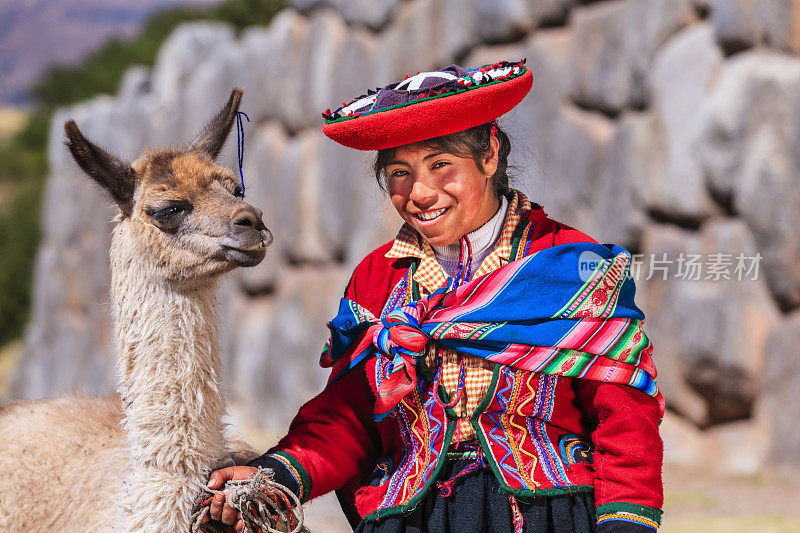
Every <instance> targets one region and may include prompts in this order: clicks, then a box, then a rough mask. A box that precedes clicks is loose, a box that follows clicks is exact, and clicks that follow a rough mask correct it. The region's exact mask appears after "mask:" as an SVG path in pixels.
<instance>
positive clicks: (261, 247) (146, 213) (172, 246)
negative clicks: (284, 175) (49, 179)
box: [64, 89, 272, 281]
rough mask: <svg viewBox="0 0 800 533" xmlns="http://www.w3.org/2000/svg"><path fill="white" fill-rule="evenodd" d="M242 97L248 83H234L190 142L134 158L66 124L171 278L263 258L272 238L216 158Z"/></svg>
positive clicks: (123, 219)
mask: <svg viewBox="0 0 800 533" xmlns="http://www.w3.org/2000/svg"><path fill="white" fill-rule="evenodd" d="M241 101H242V90H240V89H234V90H233V92H232V93H231V96H230V99H229V100H228V103H227V104H225V106H224V107H223V108H222V109H221V110H220V111H219V113H218V114H217V115H216V116H215V117H214V118H213V119H212V120H211V122H209V124H208V125H207V126H206V127H205V129H204V130H203V131H202V132H201V133H200V135H199V136H198V137H197V139H195V140H194V141H193V142H192V143H191V144H190V145H189V146H188V147H187V148H185V149H176V148H170V149H161V150H146V151H145V152H143V153H142V154H141V155H140V156H139V158H138V159H137V160H136V161H134V162H133V163H131V164H128V163H126V162H124V161H121V160H120V159H119V158H117V157H115V156H113V155H111V154H109V153H108V152H106V151H105V150H103V149H102V148H100V147H98V146H96V145H95V144H93V143H92V142H90V141H89V140H87V139H86V138H85V137H84V136H83V134H82V133H81V132H80V130H79V129H78V126H77V124H75V122H74V121H72V120H68V121H67V122H66V123H65V125H64V128H65V130H66V133H67V138H68V141H67V147H68V148H69V150H70V152H71V153H72V156H73V157H74V158H75V161H76V162H77V163H78V165H79V166H80V167H81V168H82V169H83V170H84V172H86V174H88V175H89V177H91V178H92V179H93V180H94V181H95V182H97V183H98V184H99V185H100V186H101V187H103V188H104V189H105V190H106V191H107V192H108V193H109V195H110V196H111V197H112V198H113V199H114V201H115V202H116V203H117V205H118V206H119V208H120V212H121V214H120V217H119V225H120V226H122V225H125V226H127V230H128V231H127V232H126V234H127V235H128V236H129V239H128V242H126V246H133V247H135V250H136V253H137V254H138V256H141V257H143V258H147V259H150V261H148V262H147V264H148V265H150V266H151V267H152V268H153V269H155V271H156V272H157V274H158V275H159V276H161V277H163V278H165V279H169V280H174V281H189V280H193V281H196V280H200V279H206V278H210V277H213V276H215V275H217V274H220V273H222V272H226V271H228V270H230V269H232V268H235V267H237V266H254V265H257V264H258V263H260V262H261V260H262V259H263V258H264V255H265V253H266V250H265V248H266V247H267V246H269V245H270V243H271V242H272V234H271V233H270V232H269V230H268V229H267V228H266V226H264V223H263V221H262V220H261V211H260V210H259V209H257V208H255V207H253V206H251V205H250V204H248V203H246V202H245V201H244V200H243V199H242V188H241V186H240V185H239V183H238V181H237V180H236V179H235V178H234V176H233V174H232V173H231V172H230V171H229V170H227V169H225V168H223V167H221V166H219V165H218V164H217V163H215V160H216V158H217V156H218V155H219V153H220V151H221V150H222V146H223V145H224V144H225V139H226V138H227V137H228V134H229V133H230V130H231V127H232V126H233V123H234V121H235V120H236V113H237V111H238V110H239V104H240V103H241ZM131 241H132V242H131Z"/></svg>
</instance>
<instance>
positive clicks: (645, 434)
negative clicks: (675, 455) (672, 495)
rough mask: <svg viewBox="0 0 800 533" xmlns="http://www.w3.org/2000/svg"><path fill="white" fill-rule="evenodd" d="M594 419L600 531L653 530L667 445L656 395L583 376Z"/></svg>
mask: <svg viewBox="0 0 800 533" xmlns="http://www.w3.org/2000/svg"><path fill="white" fill-rule="evenodd" d="M578 395H579V397H580V399H581V400H582V402H583V405H584V409H585V410H586V412H587V414H588V415H589V417H590V418H591V422H592V425H593V427H595V428H596V429H595V430H594V431H593V433H592V441H593V443H594V447H595V450H594V469H595V482H594V493H595V504H596V505H597V523H598V532H599V533H610V532H628V533H636V532H641V533H645V532H648V531H649V532H651V533H652V531H654V530H656V529H657V528H658V525H659V523H660V521H661V506H662V504H663V501H664V498H663V487H662V482H661V464H662V459H663V444H662V441H661V437H660V435H659V433H658V420H659V418H660V415H661V413H660V410H659V407H658V404H657V402H656V400H655V399H653V398H651V397H650V396H648V395H646V394H645V393H643V392H641V391H638V390H636V389H634V388H633V387H629V386H626V385H620V384H614V383H601V382H598V381H589V380H578Z"/></svg>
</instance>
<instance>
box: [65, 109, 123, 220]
mask: <svg viewBox="0 0 800 533" xmlns="http://www.w3.org/2000/svg"><path fill="white" fill-rule="evenodd" d="M64 131H66V133H67V139H68V140H67V148H69V151H70V152H71V153H72V157H73V158H75V162H76V163H78V166H80V167H81V168H82V169H83V171H84V172H86V173H87V174H88V175H89V177H91V178H92V179H93V180H94V181H96V182H97V183H98V184H100V185H101V186H102V187H103V188H104V189H105V190H107V191H108V192H109V194H111V196H112V198H114V201H115V202H117V204H118V205H119V207H120V209H122V212H123V213H125V214H128V215H129V214H130V212H131V208H132V205H133V192H134V190H135V189H136V176H135V173H134V172H133V169H132V168H131V166H130V165H129V164H128V163H125V162H124V161H122V160H120V159H118V158H117V157H115V156H113V155H111V154H109V153H108V152H106V151H105V150H103V149H102V148H100V147H99V146H96V145H95V144H93V143H91V142H89V140H87V139H86V137H84V136H83V134H82V133H81V130H79V129H78V125H77V124H75V121H74V120H68V121H66V122H65V123H64Z"/></svg>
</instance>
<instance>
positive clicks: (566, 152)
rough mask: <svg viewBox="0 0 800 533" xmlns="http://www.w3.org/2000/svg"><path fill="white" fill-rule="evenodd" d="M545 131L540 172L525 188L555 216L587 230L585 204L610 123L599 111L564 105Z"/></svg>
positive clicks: (590, 197)
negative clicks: (543, 159)
mask: <svg viewBox="0 0 800 533" xmlns="http://www.w3.org/2000/svg"><path fill="white" fill-rule="evenodd" d="M548 131H549V133H548V137H549V138H548V141H549V142H548V144H549V146H548V147H547V154H548V156H549V158H548V160H547V161H546V163H545V165H546V166H544V168H543V174H544V175H543V176H542V177H541V178H540V179H537V180H535V182H534V183H533V184H530V185H529V187H528V188H527V191H526V192H528V193H530V196H531V198H532V199H533V200H534V201H536V202H538V203H541V204H542V205H543V206H544V209H545V211H546V212H547V213H548V214H549V215H550V216H552V217H553V218H555V219H556V220H559V221H561V222H564V223H566V224H569V225H570V226H574V227H576V228H578V229H581V230H583V231H586V232H588V233H591V232H592V229H593V217H592V214H591V213H590V212H589V207H590V206H591V205H592V202H593V201H594V192H595V189H596V186H597V180H598V177H599V174H600V169H602V168H603V165H604V164H605V161H606V157H607V154H608V150H609V147H610V144H611V141H612V139H613V137H614V124H613V122H612V121H611V120H609V119H608V118H606V117H605V116H603V115H601V114H599V113H593V112H588V111H583V110H581V109H578V108H576V107H573V106H569V105H566V106H563V107H562V108H561V110H560V111H559V115H558V116H557V117H556V118H555V120H554V121H553V123H552V127H551V128H550V129H549V130H548Z"/></svg>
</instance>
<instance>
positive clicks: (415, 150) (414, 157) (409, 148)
mask: <svg viewBox="0 0 800 533" xmlns="http://www.w3.org/2000/svg"><path fill="white" fill-rule="evenodd" d="M444 153H447V154H448V155H453V156H455V157H459V156H458V155H457V154H450V153H449V152H446V151H445V150H443V149H442V147H440V146H435V145H430V144H428V143H425V142H418V143H413V144H406V145H403V146H398V147H397V148H395V150H394V154H393V155H392V157H390V158H389V161H388V162H387V163H386V164H387V165H391V164H393V163H395V164H397V163H412V162H415V161H424V160H426V159H430V158H432V157H435V156H437V155H440V154H444Z"/></svg>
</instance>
